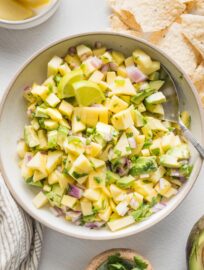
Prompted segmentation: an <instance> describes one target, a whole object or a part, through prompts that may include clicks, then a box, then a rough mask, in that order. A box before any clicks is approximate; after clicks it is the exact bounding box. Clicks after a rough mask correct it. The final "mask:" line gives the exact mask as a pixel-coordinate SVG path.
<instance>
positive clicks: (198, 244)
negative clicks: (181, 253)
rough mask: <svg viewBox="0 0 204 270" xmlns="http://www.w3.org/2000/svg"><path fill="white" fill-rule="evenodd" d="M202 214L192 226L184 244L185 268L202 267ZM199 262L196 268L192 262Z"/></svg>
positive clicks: (203, 253)
mask: <svg viewBox="0 0 204 270" xmlns="http://www.w3.org/2000/svg"><path fill="white" fill-rule="evenodd" d="M203 234H204V216H202V217H201V218H200V219H199V220H198V221H197V222H196V224H195V225H194V226H193V228H192V230H191V232H190V234H189V237H188V241H187V244H186V264H187V269H188V270H190V269H194V268H195V269H204V250H203ZM195 262H196V263H199V264H200V268H196V266H195V265H194V263H195Z"/></svg>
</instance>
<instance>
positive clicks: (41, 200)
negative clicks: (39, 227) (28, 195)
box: [33, 191, 48, 208]
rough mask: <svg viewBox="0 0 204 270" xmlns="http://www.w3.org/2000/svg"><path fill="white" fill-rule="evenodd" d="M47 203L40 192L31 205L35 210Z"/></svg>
mask: <svg viewBox="0 0 204 270" xmlns="http://www.w3.org/2000/svg"><path fill="white" fill-rule="evenodd" d="M47 203H48V199H47V197H46V196H45V194H44V193H43V192H42V191H40V192H39V193H38V194H37V195H36V196H35V198H34V199H33V204H34V205H35V207H36V208H41V207H43V206H45V205H46V204H47Z"/></svg>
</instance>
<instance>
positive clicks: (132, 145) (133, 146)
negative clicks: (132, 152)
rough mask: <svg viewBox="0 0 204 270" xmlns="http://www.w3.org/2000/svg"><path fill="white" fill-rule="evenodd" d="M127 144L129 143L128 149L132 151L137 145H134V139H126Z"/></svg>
mask: <svg viewBox="0 0 204 270" xmlns="http://www.w3.org/2000/svg"><path fill="white" fill-rule="evenodd" d="M128 142H129V145H130V147H131V148H132V149H135V148H136V146H137V144H136V141H135V139H134V137H130V138H128Z"/></svg>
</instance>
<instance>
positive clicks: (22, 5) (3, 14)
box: [0, 0, 50, 21]
mask: <svg viewBox="0 0 204 270" xmlns="http://www.w3.org/2000/svg"><path fill="white" fill-rule="evenodd" d="M49 1H50V0H18V1H17V0H0V19H3V20H9V21H21V20H25V19H28V18H31V17H33V16H34V15H35V12H34V11H33V10H32V8H37V7H39V6H42V5H44V4H47V3H48V2H49Z"/></svg>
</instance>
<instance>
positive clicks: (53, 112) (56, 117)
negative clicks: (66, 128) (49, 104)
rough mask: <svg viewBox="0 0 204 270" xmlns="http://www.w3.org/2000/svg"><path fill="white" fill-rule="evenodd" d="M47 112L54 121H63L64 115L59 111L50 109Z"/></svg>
mask: <svg viewBox="0 0 204 270" xmlns="http://www.w3.org/2000/svg"><path fill="white" fill-rule="evenodd" d="M46 112H47V114H48V115H49V117H50V118H51V119H52V120H53V121H56V122H59V121H61V120H62V115H61V113H60V112H59V111H58V109H53V108H48V109H46Z"/></svg>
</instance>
